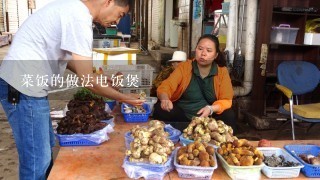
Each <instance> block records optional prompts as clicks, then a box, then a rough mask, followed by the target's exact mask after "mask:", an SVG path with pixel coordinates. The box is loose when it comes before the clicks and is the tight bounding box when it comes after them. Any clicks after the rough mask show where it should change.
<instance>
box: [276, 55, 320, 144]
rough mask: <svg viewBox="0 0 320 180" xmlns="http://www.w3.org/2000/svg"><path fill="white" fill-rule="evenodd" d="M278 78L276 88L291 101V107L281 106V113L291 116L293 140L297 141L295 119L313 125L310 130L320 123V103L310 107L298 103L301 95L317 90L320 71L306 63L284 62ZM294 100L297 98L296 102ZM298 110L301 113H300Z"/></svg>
mask: <svg viewBox="0 0 320 180" xmlns="http://www.w3.org/2000/svg"><path fill="white" fill-rule="evenodd" d="M277 78H278V83H279V84H276V87H277V88H278V89H279V90H280V91H281V92H283V93H284V94H285V95H286V96H287V98H288V100H289V105H288V104H287V105H284V106H281V107H280V108H279V112H280V113H282V114H287V115H290V118H291V126H292V139H293V140H295V134H294V119H297V120H299V121H306V122H310V123H312V124H311V125H310V127H309V128H308V130H309V129H310V128H311V127H312V126H313V125H314V123H320V118H319V117H318V116H319V115H320V103H314V104H308V105H305V104H299V103H298V96H299V95H303V94H306V93H309V92H312V91H314V90H315V89H316V88H317V86H318V84H319V82H320V71H319V69H318V68H317V66H315V65H314V64H312V63H309V62H306V61H284V62H282V63H280V64H279V66H278V68H277ZM294 98H296V99H295V102H294ZM294 103H295V104H294ZM307 106H308V107H307ZM311 106H312V108H310V107H311ZM286 107H289V108H286ZM315 108H316V109H315ZM298 110H299V111H300V112H298ZM309 110H310V111H309ZM303 111H305V112H306V113H304V112H303ZM308 111H309V113H310V114H311V115H308V117H306V116H305V114H307V113H308ZM311 111H312V112H315V113H316V114H317V113H319V114H318V115H316V116H314V113H313V114H312V113H311ZM301 112H303V113H301ZM297 113H298V114H299V115H298V114H297ZM301 114H303V115H301ZM280 130H281V129H280Z"/></svg>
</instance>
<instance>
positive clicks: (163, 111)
mask: <svg viewBox="0 0 320 180" xmlns="http://www.w3.org/2000/svg"><path fill="white" fill-rule="evenodd" d="M195 54H196V56H195V59H193V60H188V61H186V62H182V63H180V64H179V66H178V67H177V68H176V69H175V70H174V71H173V72H172V73H171V75H170V76H169V78H168V79H166V80H164V81H163V82H162V83H161V85H160V86H159V87H158V89H157V95H158V98H159V100H160V101H158V103H156V104H155V107H154V108H155V109H154V113H153V118H154V119H159V120H162V121H164V122H166V123H169V124H171V125H172V126H173V127H175V128H177V129H179V130H183V129H185V128H186V127H187V126H188V124H189V123H190V121H191V119H192V117H194V116H200V117H208V116H212V117H213V118H215V119H217V120H222V121H224V123H226V124H227V125H229V126H231V127H232V128H233V129H234V130H235V128H236V120H235V113H234V111H233V110H232V109H231V105H232V98H233V89H232V84H231V79H230V76H229V73H228V70H227V68H226V61H225V58H224V56H223V54H222V53H221V52H220V50H219V40H218V38H217V37H216V36H214V35H210V34H205V35H203V36H201V37H200V39H199V41H198V43H197V46H196V50H195Z"/></svg>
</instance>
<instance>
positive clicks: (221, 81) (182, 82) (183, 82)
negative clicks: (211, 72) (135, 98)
mask: <svg viewBox="0 0 320 180" xmlns="http://www.w3.org/2000/svg"><path fill="white" fill-rule="evenodd" d="M192 61H193V60H188V61H186V62H181V63H180V64H179V66H178V67H177V68H176V69H175V70H174V71H173V72H172V73H171V75H170V76H169V78H168V79H166V80H164V81H163V82H162V83H161V85H160V86H159V87H158V89H157V94H158V97H159V94H167V95H168V97H169V99H170V100H171V101H172V102H175V101H177V100H179V98H180V97H181V95H182V94H183V93H184V92H185V90H186V89H187V87H188V85H189V83H190V81H191V77H192ZM212 84H213V86H214V90H215V95H216V97H217V100H216V101H215V102H214V103H213V105H216V104H217V105H219V106H220V110H219V111H218V112H216V113H217V114H221V113H222V112H223V111H224V110H226V109H229V108H230V107H231V105H232V98H233V89H232V84H231V79H230V76H229V72H228V70H227V68H226V67H219V66H218V74H217V75H216V76H214V78H213V82H212Z"/></svg>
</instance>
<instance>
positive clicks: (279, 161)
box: [263, 154, 300, 167]
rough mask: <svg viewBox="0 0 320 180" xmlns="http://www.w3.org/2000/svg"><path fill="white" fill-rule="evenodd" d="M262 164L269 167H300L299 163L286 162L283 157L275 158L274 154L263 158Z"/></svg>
mask: <svg viewBox="0 0 320 180" xmlns="http://www.w3.org/2000/svg"><path fill="white" fill-rule="evenodd" d="M263 162H264V163H265V164H266V165H267V166H270V167H295V166H299V165H300V164H299V163H295V162H292V161H286V160H285V158H284V156H283V155H280V156H277V155H275V154H273V155H272V156H264V160H263Z"/></svg>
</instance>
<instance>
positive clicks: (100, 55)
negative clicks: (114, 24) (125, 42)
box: [92, 47, 140, 71]
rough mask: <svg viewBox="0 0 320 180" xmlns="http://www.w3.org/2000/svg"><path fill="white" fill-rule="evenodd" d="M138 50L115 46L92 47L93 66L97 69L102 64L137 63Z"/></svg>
mask: <svg viewBox="0 0 320 180" xmlns="http://www.w3.org/2000/svg"><path fill="white" fill-rule="evenodd" d="M139 52H140V50H138V49H132V48H126V47H116V48H94V49H93V53H92V59H93V67H94V68H95V69H96V70H97V71H98V70H99V69H100V68H101V69H102V67H103V66H104V65H134V64H136V63H137V53H139Z"/></svg>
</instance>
